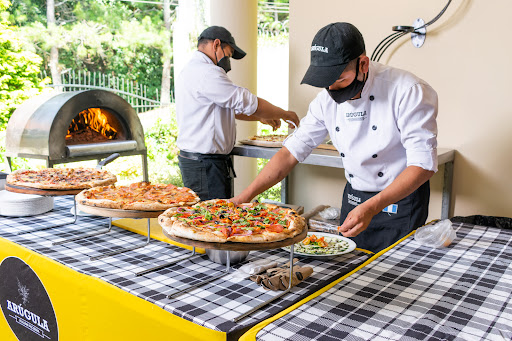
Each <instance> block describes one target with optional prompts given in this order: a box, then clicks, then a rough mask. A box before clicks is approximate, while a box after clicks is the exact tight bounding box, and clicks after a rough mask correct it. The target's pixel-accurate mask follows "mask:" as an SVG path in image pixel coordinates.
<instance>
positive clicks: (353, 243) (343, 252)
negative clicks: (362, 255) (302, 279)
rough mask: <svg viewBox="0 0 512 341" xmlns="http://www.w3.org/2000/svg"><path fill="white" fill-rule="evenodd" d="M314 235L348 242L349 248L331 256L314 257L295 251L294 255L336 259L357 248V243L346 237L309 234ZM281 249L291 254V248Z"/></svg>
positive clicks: (316, 256)
mask: <svg viewBox="0 0 512 341" xmlns="http://www.w3.org/2000/svg"><path fill="white" fill-rule="evenodd" d="M313 234H314V235H315V236H317V237H329V238H337V239H339V240H344V241H346V242H347V243H348V248H347V249H346V250H344V251H341V252H338V253H330V254H324V255H313V254H310V253H303V252H297V251H295V249H294V251H293V254H294V255H297V256H304V257H313V258H331V257H336V256H339V255H343V254H345V253H349V252H352V251H354V249H355V248H356V247H357V245H356V243H355V242H354V241H353V240H352V239H349V238H346V237H343V236H339V235H337V234H333V233H325V232H313V231H312V232H308V236H311V235H313ZM297 244H298V243H297ZM281 249H283V250H286V251H288V252H290V247H289V246H286V247H282V248H281Z"/></svg>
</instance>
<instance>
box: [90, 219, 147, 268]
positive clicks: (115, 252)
mask: <svg viewBox="0 0 512 341" xmlns="http://www.w3.org/2000/svg"><path fill="white" fill-rule="evenodd" d="M110 219H111V220H112V218H110ZM147 220H148V236H147V239H146V242H145V243H144V244H139V245H135V246H132V247H127V248H124V249H120V250H116V251H112V252H108V253H104V254H102V255H99V256H94V257H91V258H89V260H98V259H102V258H105V257H110V256H113V255H117V254H120V253H123V252H127V251H132V250H135V249H140V248H141V247H144V246H146V245H148V244H149V240H150V239H151V220H150V218H147Z"/></svg>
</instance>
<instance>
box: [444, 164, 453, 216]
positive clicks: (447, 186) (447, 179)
mask: <svg viewBox="0 0 512 341" xmlns="http://www.w3.org/2000/svg"><path fill="white" fill-rule="evenodd" d="M452 183H453V161H451V162H447V163H445V164H444V181H443V199H442V203H441V219H448V218H449V217H450V212H451V209H452V205H451V197H452Z"/></svg>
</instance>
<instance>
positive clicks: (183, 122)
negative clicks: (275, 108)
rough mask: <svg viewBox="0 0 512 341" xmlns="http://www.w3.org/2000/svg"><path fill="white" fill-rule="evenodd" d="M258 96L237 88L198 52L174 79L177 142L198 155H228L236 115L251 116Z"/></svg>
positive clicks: (234, 134)
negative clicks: (175, 79)
mask: <svg viewBox="0 0 512 341" xmlns="http://www.w3.org/2000/svg"><path fill="white" fill-rule="evenodd" d="M257 108H258V98H257V97H256V95H253V94H252V93H251V92H250V91H249V90H247V89H245V88H242V87H239V86H237V85H235V84H233V82H232V81H231V80H230V79H229V78H228V77H227V75H226V72H225V71H224V70H223V69H222V68H220V67H218V66H217V65H215V64H214V63H213V62H212V60H211V59H210V58H209V57H208V56H207V55H205V54H204V53H202V52H200V51H195V52H194V53H193V55H192V58H191V59H190V61H189V62H188V63H187V65H186V66H185V67H184V68H183V70H182V71H181V72H180V75H179V76H178V79H177V81H176V116H177V121H178V139H177V145H178V148H179V149H180V150H184V151H187V152H193V153H201V154H229V153H230V152H231V150H232V149H233V146H234V145H235V139H236V123H235V114H245V115H252V114H253V113H254V112H255V111H256V109H257Z"/></svg>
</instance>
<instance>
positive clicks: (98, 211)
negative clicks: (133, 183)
mask: <svg viewBox="0 0 512 341" xmlns="http://www.w3.org/2000/svg"><path fill="white" fill-rule="evenodd" d="M76 205H77V208H78V209H79V210H80V211H82V212H85V213H89V214H94V215H98V216H100V217H111V218H157V217H158V216H159V215H160V214H162V213H164V211H136V210H121V209H116V208H104V207H94V206H89V205H82V204H80V203H76Z"/></svg>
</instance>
